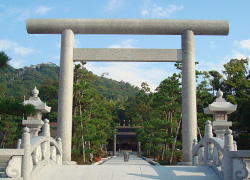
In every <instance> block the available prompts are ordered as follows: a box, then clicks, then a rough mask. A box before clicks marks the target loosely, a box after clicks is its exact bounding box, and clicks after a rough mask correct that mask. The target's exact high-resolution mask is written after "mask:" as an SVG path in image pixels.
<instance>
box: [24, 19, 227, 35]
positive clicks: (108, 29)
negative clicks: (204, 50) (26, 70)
mask: <svg viewBox="0 0 250 180" xmlns="http://www.w3.org/2000/svg"><path fill="white" fill-rule="evenodd" d="M64 29H71V30H72V31H73V32H74V34H141V35H143V34H144V35H182V34H183V32H184V31H186V30H192V31H193V32H194V35H228V33H229V22H228V21H226V20H180V19H179V20H170V19H28V20H27V32H28V33H29V34H61V33H62V31H63V30H64Z"/></svg>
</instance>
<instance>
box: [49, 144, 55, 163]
mask: <svg viewBox="0 0 250 180" xmlns="http://www.w3.org/2000/svg"><path fill="white" fill-rule="evenodd" d="M50 159H52V160H54V161H56V147H55V146H50Z"/></svg>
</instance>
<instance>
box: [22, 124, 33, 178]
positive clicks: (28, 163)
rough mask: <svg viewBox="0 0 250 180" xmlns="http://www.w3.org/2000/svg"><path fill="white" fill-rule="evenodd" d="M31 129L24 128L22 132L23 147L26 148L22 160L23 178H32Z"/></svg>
mask: <svg viewBox="0 0 250 180" xmlns="http://www.w3.org/2000/svg"><path fill="white" fill-rule="evenodd" d="M29 132H30V130H29V128H27V127H25V128H23V134H22V148H23V149H24V155H23V160H22V177H23V180H30V175H31V170H32V159H31V145H30V133H29Z"/></svg>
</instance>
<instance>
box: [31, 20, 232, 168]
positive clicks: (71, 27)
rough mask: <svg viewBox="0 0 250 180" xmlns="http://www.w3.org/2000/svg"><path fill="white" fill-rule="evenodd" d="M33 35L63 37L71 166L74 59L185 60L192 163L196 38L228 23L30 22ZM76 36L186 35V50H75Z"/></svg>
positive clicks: (66, 149) (64, 115)
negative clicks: (59, 35)
mask: <svg viewBox="0 0 250 180" xmlns="http://www.w3.org/2000/svg"><path fill="white" fill-rule="evenodd" d="M27 31H28V33H29V34H61V35H62V43H61V44H62V47H61V61H60V81H59V99H58V119H57V122H58V128H57V132H58V137H61V138H62V150H63V163H64V164H74V162H71V142H72V140H71V138H72V96H73V75H74V72H73V60H78V61H79V60H80V61H123V62H125V61H127V62H182V117H183V124H182V125H183V132H182V143H183V161H184V162H183V164H184V165H191V161H192V142H193V139H196V138H197V112H196V85H195V55H194V35H228V33H229V23H228V21H220V20H164V19H162V20H159V19H29V20H28V21H27ZM74 34H134V35H136V34H140V35H142V34H143V35H181V36H182V50H176V49H172V50H167V49H74Z"/></svg>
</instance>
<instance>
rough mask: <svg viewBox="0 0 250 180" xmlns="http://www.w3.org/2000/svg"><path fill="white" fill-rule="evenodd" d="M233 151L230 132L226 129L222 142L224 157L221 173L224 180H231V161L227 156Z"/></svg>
mask: <svg viewBox="0 0 250 180" xmlns="http://www.w3.org/2000/svg"><path fill="white" fill-rule="evenodd" d="M233 150H234V143H233V136H232V130H230V129H227V130H226V135H225V140H224V155H223V162H222V171H223V174H224V180H229V179H232V177H233V160H232V158H231V157H230V156H229V152H230V151H233Z"/></svg>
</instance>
